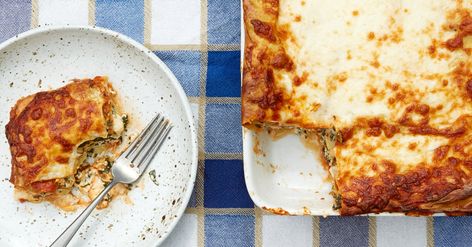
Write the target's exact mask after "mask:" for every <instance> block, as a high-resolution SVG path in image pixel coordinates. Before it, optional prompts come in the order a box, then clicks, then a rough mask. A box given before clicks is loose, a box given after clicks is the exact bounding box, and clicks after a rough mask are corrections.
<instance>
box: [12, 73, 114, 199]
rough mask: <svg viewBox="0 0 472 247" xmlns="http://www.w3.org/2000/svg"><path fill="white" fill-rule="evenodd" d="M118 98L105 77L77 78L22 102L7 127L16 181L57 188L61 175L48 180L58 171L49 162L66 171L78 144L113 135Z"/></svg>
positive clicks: (25, 186) (27, 187)
mask: <svg viewBox="0 0 472 247" xmlns="http://www.w3.org/2000/svg"><path fill="white" fill-rule="evenodd" d="M113 101H114V96H113V95H112V90H111V85H109V83H108V82H107V79H106V78H105V77H95V78H94V79H93V80H91V79H85V80H74V81H73V82H71V83H70V84H68V85H66V86H64V87H62V88H59V89H56V90H51V91H45V92H39V93H36V94H34V95H30V96H27V97H25V98H22V99H20V100H18V102H17V103H16V104H15V106H14V107H13V108H12V110H11V112H10V121H9V123H8V124H7V125H6V131H5V132H6V135H7V139H8V143H9V145H10V152H11V155H12V171H11V177H10V182H11V183H13V184H14V185H15V187H16V188H21V189H24V190H31V191H34V192H52V191H54V190H56V189H57V185H56V183H55V178H56V177H54V176H53V175H49V176H53V177H51V178H50V179H42V178H44V177H48V174H47V173H52V172H53V171H49V170H48V169H50V167H49V166H50V165H51V164H59V165H60V166H63V167H64V169H65V167H67V166H69V162H70V161H69V158H70V157H71V155H72V151H73V149H74V148H76V146H78V145H79V144H80V143H82V142H84V141H87V140H91V139H94V138H96V137H106V136H107V135H108V131H109V126H108V124H109V123H107V121H109V120H110V118H111V115H110V114H111V106H112V105H113ZM71 162H73V161H71ZM48 167H49V168H48Z"/></svg>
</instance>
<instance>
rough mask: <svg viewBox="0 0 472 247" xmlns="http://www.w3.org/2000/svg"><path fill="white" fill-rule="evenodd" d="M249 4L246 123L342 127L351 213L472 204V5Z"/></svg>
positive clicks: (373, 0)
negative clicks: (471, 186) (471, 187)
mask: <svg viewBox="0 0 472 247" xmlns="http://www.w3.org/2000/svg"><path fill="white" fill-rule="evenodd" d="M244 10H245V16H244V17H245V25H246V46H245V61H244V71H243V88H242V122H243V124H244V125H246V126H249V127H251V126H254V125H256V126H257V125H258V124H261V123H262V124H264V125H266V126H278V127H280V126H281V127H284V126H285V127H293V126H295V127H300V128H305V129H311V130H319V129H326V128H332V129H334V130H335V131H336V132H337V133H338V134H337V135H335V138H334V139H336V140H335V144H334V146H333V147H331V146H330V147H327V143H326V142H325V143H324V145H325V150H324V153H325V155H326V156H329V157H327V160H329V161H330V164H332V165H335V167H332V168H331V169H330V170H331V171H332V172H333V174H334V177H335V185H336V192H335V193H338V196H337V198H336V199H337V201H339V203H340V205H336V206H340V210H341V211H340V212H341V214H359V213H368V212H384V211H421V212H423V211H426V212H431V211H438V210H439V211H448V212H456V211H462V212H464V211H465V212H470V211H472V204H470V203H469V201H471V200H470V199H471V198H472V191H470V189H469V187H470V185H471V184H472V158H471V157H472V141H470V140H472V71H471V68H472V56H471V54H472V49H471V47H472V2H471V1H461V0H455V1H451V0H425V1H419V0H418V1H416V0H415V1H407V0H403V1H402V0H388V1H381V0H368V1H349V0H341V1H337V2H336V3H335V4H333V1H328V0H314V1H292V0H279V1H264V2H262V3H261V1H256V0H244ZM321 132H323V131H321ZM325 133H328V132H325ZM322 135H323V134H322ZM338 135H339V137H338ZM325 139H326V138H325ZM328 139H329V138H328ZM429 210H430V211H429Z"/></svg>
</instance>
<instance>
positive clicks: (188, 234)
mask: <svg viewBox="0 0 472 247" xmlns="http://www.w3.org/2000/svg"><path fill="white" fill-rule="evenodd" d="M240 7H241V6H240V0H127V1H126V0H0V42H1V41H4V40H6V39H8V38H10V37H12V36H14V35H16V34H18V33H21V32H23V31H26V30H28V29H30V28H35V27H37V26H39V25H41V26H42V25H59V24H74V25H97V26H101V27H105V28H109V29H112V30H115V31H118V32H121V33H124V34H126V35H128V36H130V37H132V38H133V39H135V40H137V41H139V42H141V43H144V44H145V45H146V46H147V47H148V48H150V49H152V50H153V51H154V52H155V54H156V55H157V56H158V57H160V58H161V59H162V60H163V61H164V62H165V63H166V64H167V65H168V66H169V67H170V69H171V70H172V71H173V72H174V74H175V75H176V77H177V78H178V79H179V81H180V82H181V83H182V86H183V88H184V89H185V92H186V93H187V95H188V96H189V99H190V102H191V104H192V109H193V112H194V115H195V121H196V123H197V126H198V134H199V139H200V143H199V169H198V175H197V183H196V186H195V191H194V195H193V197H192V200H191V202H190V204H189V206H188V209H187V211H186V214H185V216H184V217H183V218H182V220H181V221H180V222H179V224H178V226H177V227H176V229H175V230H174V232H173V233H172V234H171V236H170V237H169V238H168V239H167V240H166V242H165V243H164V246H270V247H275V246H340V247H348V246H352V247H358V246H378V247H384V246H385V247H386V246H400V247H407V246H451V247H456V246H472V218H471V217H417V218H408V217H343V218H341V217H328V218H322V217H310V216H300V217H284V216H275V215H269V214H267V213H265V212H263V211H262V210H260V209H259V208H257V207H255V206H254V204H253V202H252V201H251V199H250V197H249V195H248V193H247V191H246V187H245V184H244V175H243V161H242V154H241V151H242V140H241V125H240V121H241V117H240V102H241V100H240V72H239V64H240V20H241V16H240ZM0 224H1V222H0Z"/></svg>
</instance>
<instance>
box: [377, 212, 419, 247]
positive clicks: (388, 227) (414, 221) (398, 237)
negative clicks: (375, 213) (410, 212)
mask: <svg viewBox="0 0 472 247" xmlns="http://www.w3.org/2000/svg"><path fill="white" fill-rule="evenodd" d="M397 246H401V247H424V246H426V218H424V217H402V216H392V217H388V216H385V217H377V247H397Z"/></svg>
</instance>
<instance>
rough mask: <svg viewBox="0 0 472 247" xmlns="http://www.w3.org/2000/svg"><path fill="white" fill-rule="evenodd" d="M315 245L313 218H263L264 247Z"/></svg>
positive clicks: (270, 216)
mask: <svg viewBox="0 0 472 247" xmlns="http://www.w3.org/2000/svg"><path fill="white" fill-rule="evenodd" d="M312 245H313V231H312V221H311V216H292V217H287V216H274V215H263V216H262V246H267V247H277V246H281V247H282V246H291V247H302V246H303V247H305V246H306V247H308V246H310V247H311V246H312Z"/></svg>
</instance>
